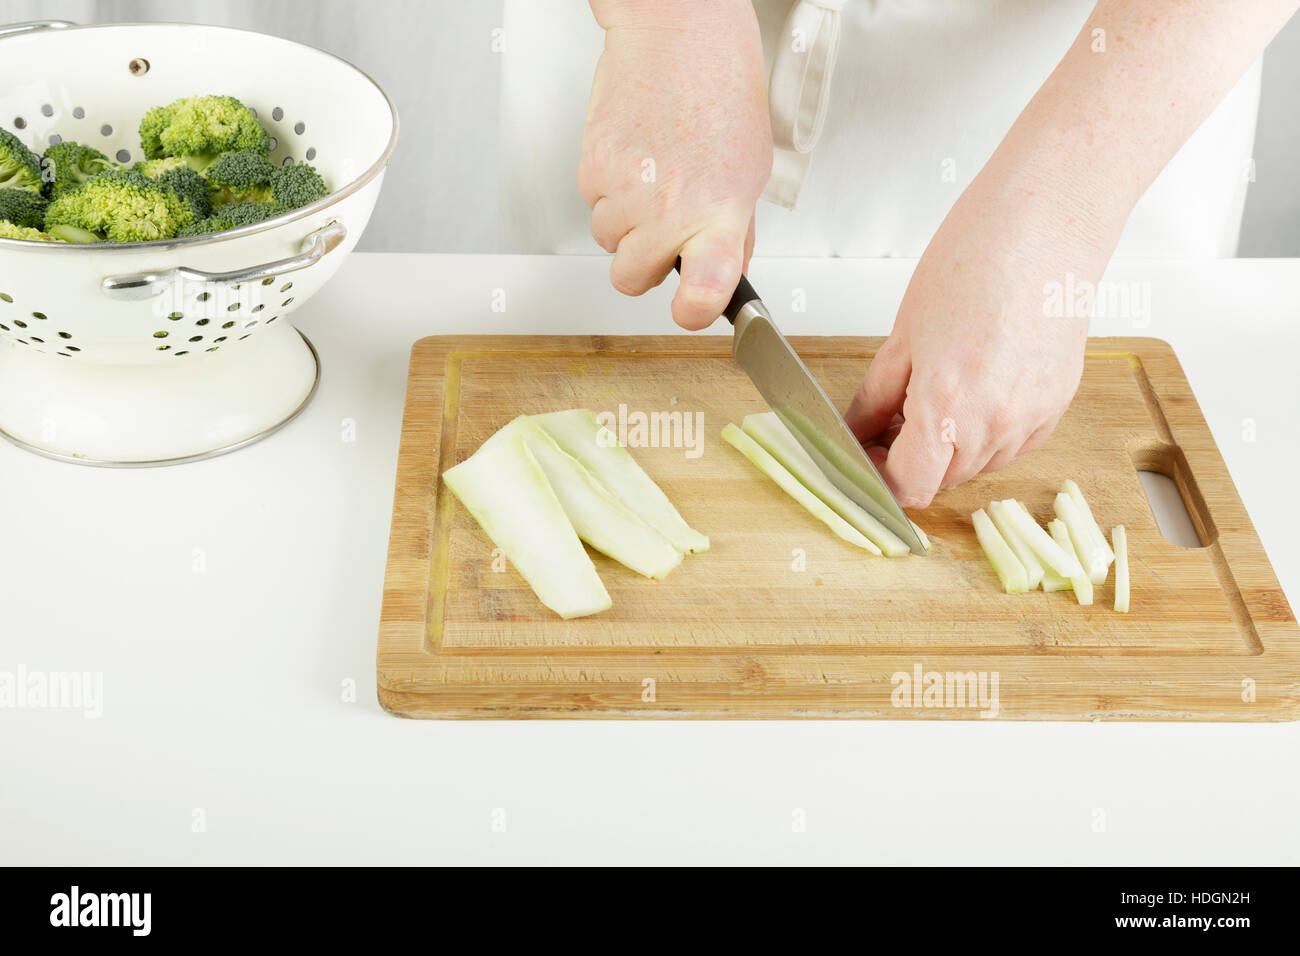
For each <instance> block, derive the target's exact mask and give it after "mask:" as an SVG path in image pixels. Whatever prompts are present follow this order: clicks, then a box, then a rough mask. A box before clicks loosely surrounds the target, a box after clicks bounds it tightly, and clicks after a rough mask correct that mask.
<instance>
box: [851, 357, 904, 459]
mask: <svg viewBox="0 0 1300 956" xmlns="http://www.w3.org/2000/svg"><path fill="white" fill-rule="evenodd" d="M896 341H897V340H896V339H893V338H889V339H886V340H885V344H884V345H882V346H881V347H880V349H879V351H877V352H876V356H875V358H873V359H872V360H871V364H870V365H868V366H867V375H866V377H865V378H864V379H863V380H862V384H861V385H859V386H858V390H857V391H856V392H855V393H854V395H853V401H852V402H850V403H849V410H848V411H847V412H845V413H844V421H845V422H847V423H848V426H849V431H851V432H853V434H854V436H855V437H856V438H857V439H858V441H860V442H868V441H871V439H873V438H875V437H877V436H878V435H879V434H880V433H881V432H883V431H884V430H885V429H886V428H888V427H889V425H890V423H891V422H892V421H893V420H894V416H895V415H896V414H898V413H899V412H901V411H902V410H903V401H904V399H906V397H907V380H908V378H909V377H910V376H911V374H912V363H911V360H910V359H909V358H908V356H907V352H906V351H905V350H904V349H903V348H902V347H901V346H899V345H896V344H894V343H895V342H896Z"/></svg>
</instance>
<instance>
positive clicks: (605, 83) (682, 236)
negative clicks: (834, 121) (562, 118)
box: [578, 0, 772, 329]
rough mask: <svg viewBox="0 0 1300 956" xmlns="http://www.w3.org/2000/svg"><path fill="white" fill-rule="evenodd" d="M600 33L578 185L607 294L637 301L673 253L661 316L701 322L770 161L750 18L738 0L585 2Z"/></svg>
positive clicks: (736, 268) (741, 255)
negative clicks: (677, 264) (672, 275)
mask: <svg viewBox="0 0 1300 956" xmlns="http://www.w3.org/2000/svg"><path fill="white" fill-rule="evenodd" d="M592 10H593V12H594V13H595V15H596V19H597V21H598V22H599V23H600V25H601V26H602V27H603V28H604V29H605V31H606V33H605V51H604V53H603V54H602V55H601V58H600V62H599V63H598V64H597V66H596V75H595V79H594V81H593V83H592V91H591V102H590V105H589V107H588V111H587V126H586V130H585V132H584V134H583V139H582V161H581V164H580V166H579V169H578V188H579V189H580V190H581V191H582V197H583V199H584V200H585V201H586V203H587V205H588V206H590V207H591V210H592V213H591V232H592V235H593V236H594V237H595V239H596V241H597V242H598V243H600V245H601V247H602V248H603V249H605V250H607V251H609V252H613V253H615V255H614V264H613V266H612V267H611V270H610V281H611V282H612V283H613V285H614V288H616V289H618V290H619V291H620V292H623V293H625V294H627V295H641V294H642V293H644V292H646V291H647V290H649V289H651V288H653V287H654V286H656V285H658V284H659V283H660V282H662V281H663V279H664V277H665V276H666V275H667V274H668V273H669V272H670V271H671V270H672V267H673V261H674V260H675V259H676V258H677V256H678V255H680V256H681V259H682V270H681V271H682V281H681V285H680V286H679V288H678V290H677V294H676V296H675V297H674V299H673V305H672V310H673V319H674V320H675V321H676V322H677V323H678V324H679V325H681V326H683V327H684V328H688V329H702V328H705V327H706V326H708V325H710V324H711V323H712V322H713V321H714V320H715V319H717V318H718V316H719V315H721V314H722V310H723V309H724V308H725V307H726V304H727V301H728V299H730V298H731V294H732V292H734V291H735V288H736V283H737V282H738V281H739V278H740V275H741V272H742V270H743V269H744V267H745V265H746V264H747V263H748V261H749V254H750V251H751V250H752V248H753V241H754V227H753V216H754V205H755V203H756V202H757V200H758V196H759V194H760V193H761V192H762V190H763V186H764V184H765V183H766V182H767V178H768V175H769V173H770V171H771V165H772V132H771V125H770V120H769V118H768V112H767V88H766V77H765V74H764V67H763V50H762V44H761V40H760V37H759V32H758V23H757V19H756V18H755V15H754V10H753V7H752V5H751V4H750V3H749V2H748V0H716V2H713V3H708V4H701V3H696V2H692V0H655V2H646V0H592Z"/></svg>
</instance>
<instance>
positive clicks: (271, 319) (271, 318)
mask: <svg viewBox="0 0 1300 956" xmlns="http://www.w3.org/2000/svg"><path fill="white" fill-rule="evenodd" d="M278 318H279V316H278V315H273V316H271V317H270V318H269V319H267V320H266V324H267V325H270V324H271V323H272V322H274V321H275V320H276V319H278Z"/></svg>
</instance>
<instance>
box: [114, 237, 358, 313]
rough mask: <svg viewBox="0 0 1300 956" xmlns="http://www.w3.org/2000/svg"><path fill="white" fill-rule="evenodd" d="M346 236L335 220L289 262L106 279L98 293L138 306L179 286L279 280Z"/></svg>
mask: <svg viewBox="0 0 1300 956" xmlns="http://www.w3.org/2000/svg"><path fill="white" fill-rule="evenodd" d="M347 235H348V231H347V228H346V227H344V225H343V223H341V222H339V221H338V220H337V219H335V220H333V221H332V222H329V223H327V224H326V225H325V226H324V227H322V228H320V229H318V230H316V231H315V232H313V233H312V234H311V235H310V236H308V237H307V238H306V239H304V240H303V241H302V252H300V253H299V254H298V255H296V256H291V257H290V258H288V259H280V260H277V261H276V262H264V263H262V264H261V265H258V266H249V267H248V268H246V269H236V270H235V271H234V272H200V271H199V270H198V269H188V268H186V267H185V266H177V267H176V268H175V269H168V270H167V271H166V272H138V273H136V274H135V275H126V276H109V277H108V278H107V279H105V280H104V281H103V282H102V283H101V284H100V289H101V290H102V291H103V293H104V295H106V296H108V297H109V298H110V299H118V300H120V301H123V302H139V301H142V300H144V299H152V298H154V297H155V296H158V295H162V294H163V293H164V292H166V291H168V290H169V289H172V288H175V286H176V283H178V282H193V283H201V284H203V285H217V286H224V285H241V284H243V283H245V282H258V281H261V280H262V279H270V278H273V277H275V276H282V275H284V274H285V273H286V272H297V271H298V270H299V269H306V268H307V267H308V266H314V265H315V264H316V263H318V262H320V261H321V259H323V258H325V256H326V255H328V254H329V253H331V252H333V251H334V250H335V249H337V248H338V247H339V244H340V243H342V242H343V240H344V239H346V238H347Z"/></svg>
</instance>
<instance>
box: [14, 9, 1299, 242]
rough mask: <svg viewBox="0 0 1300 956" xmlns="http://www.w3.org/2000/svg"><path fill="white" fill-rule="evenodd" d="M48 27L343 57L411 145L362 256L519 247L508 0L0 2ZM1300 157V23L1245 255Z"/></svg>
mask: <svg viewBox="0 0 1300 956" xmlns="http://www.w3.org/2000/svg"><path fill="white" fill-rule="evenodd" d="M536 2H539V3H541V2H548V0H536ZM566 2H568V0H566ZM1044 2H1050V0H1044ZM39 19H64V20H74V21H77V22H79V23H96V22H113V21H139V20H163V21H167V20H171V21H189V22H197V23H212V24H218V25H222V26H233V27H243V28H247V29H254V30H260V31H263V32H266V33H273V34H276V35H279V36H283V37H288V38H289V39H292V40H297V41H299V42H302V43H309V44H311V45H313V46H317V47H320V48H322V49H325V50H328V51H330V52H331V53H335V54H337V55H339V56H342V57H344V58H345V59H348V60H350V61H352V62H353V63H355V64H356V65H357V66H359V67H360V68H361V69H363V70H365V71H366V72H367V73H369V74H370V75H371V76H373V77H375V79H376V80H378V81H379V82H380V83H381V84H382V85H383V86H384V88H385V89H386V90H387V91H388V94H389V96H391V97H392V99H393V101H394V102H395V103H396V104H397V108H398V110H399V111H400V113H401V115H402V142H401V144H400V146H399V147H398V150H397V154H396V156H395V157H394V159H393V165H392V169H391V171H390V174H389V178H388V180H387V182H386V184H385V187H384V192H383V195H382V197H381V199H380V201H379V207H378V209H377V210H376V212H375V218H374V220H373V221H372V223H371V226H370V229H369V230H368V232H367V233H366V236H365V238H364V239H363V241H362V248H363V249H368V250H371V251H385V252H493V251H503V252H509V251H510V250H508V249H501V250H498V248H497V246H498V243H497V232H498V230H497V223H498V217H499V210H498V208H497V188H496V184H497V164H498V153H497V119H498V106H497V101H498V97H499V95H500V80H499V76H500V63H501V59H500V57H501V54H497V53H494V52H492V39H493V37H492V31H493V30H494V29H495V28H497V27H499V26H501V20H502V0H206V2H196V0H0V23H12V22H17V21H22V20H39ZM507 55H508V54H507ZM214 92H217V91H214ZM1298 158H1300V18H1297V19H1295V20H1293V21H1292V22H1291V23H1290V24H1288V26H1287V27H1286V29H1285V30H1284V31H1283V33H1282V34H1281V35H1280V36H1279V37H1278V38H1277V40H1276V41H1275V42H1274V44H1273V46H1272V47H1271V48H1270V50H1269V53H1268V54H1267V55H1266V56H1265V58H1264V90H1263V98H1262V103H1261V109H1260V119H1259V131H1258V133H1257V136H1256V142H1255V163H1256V181H1255V183H1254V184H1252V186H1251V189H1250V193H1249V198H1248V200H1247V204H1246V216H1245V222H1244V225H1243V229H1242V241H1241V254H1242V255H1243V256H1300V176H1298V175H1297V173H1298V172H1300V170H1298V168H1297V159H1298ZM574 162H575V164H576V162H577V144H576V143H575V144H574Z"/></svg>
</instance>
